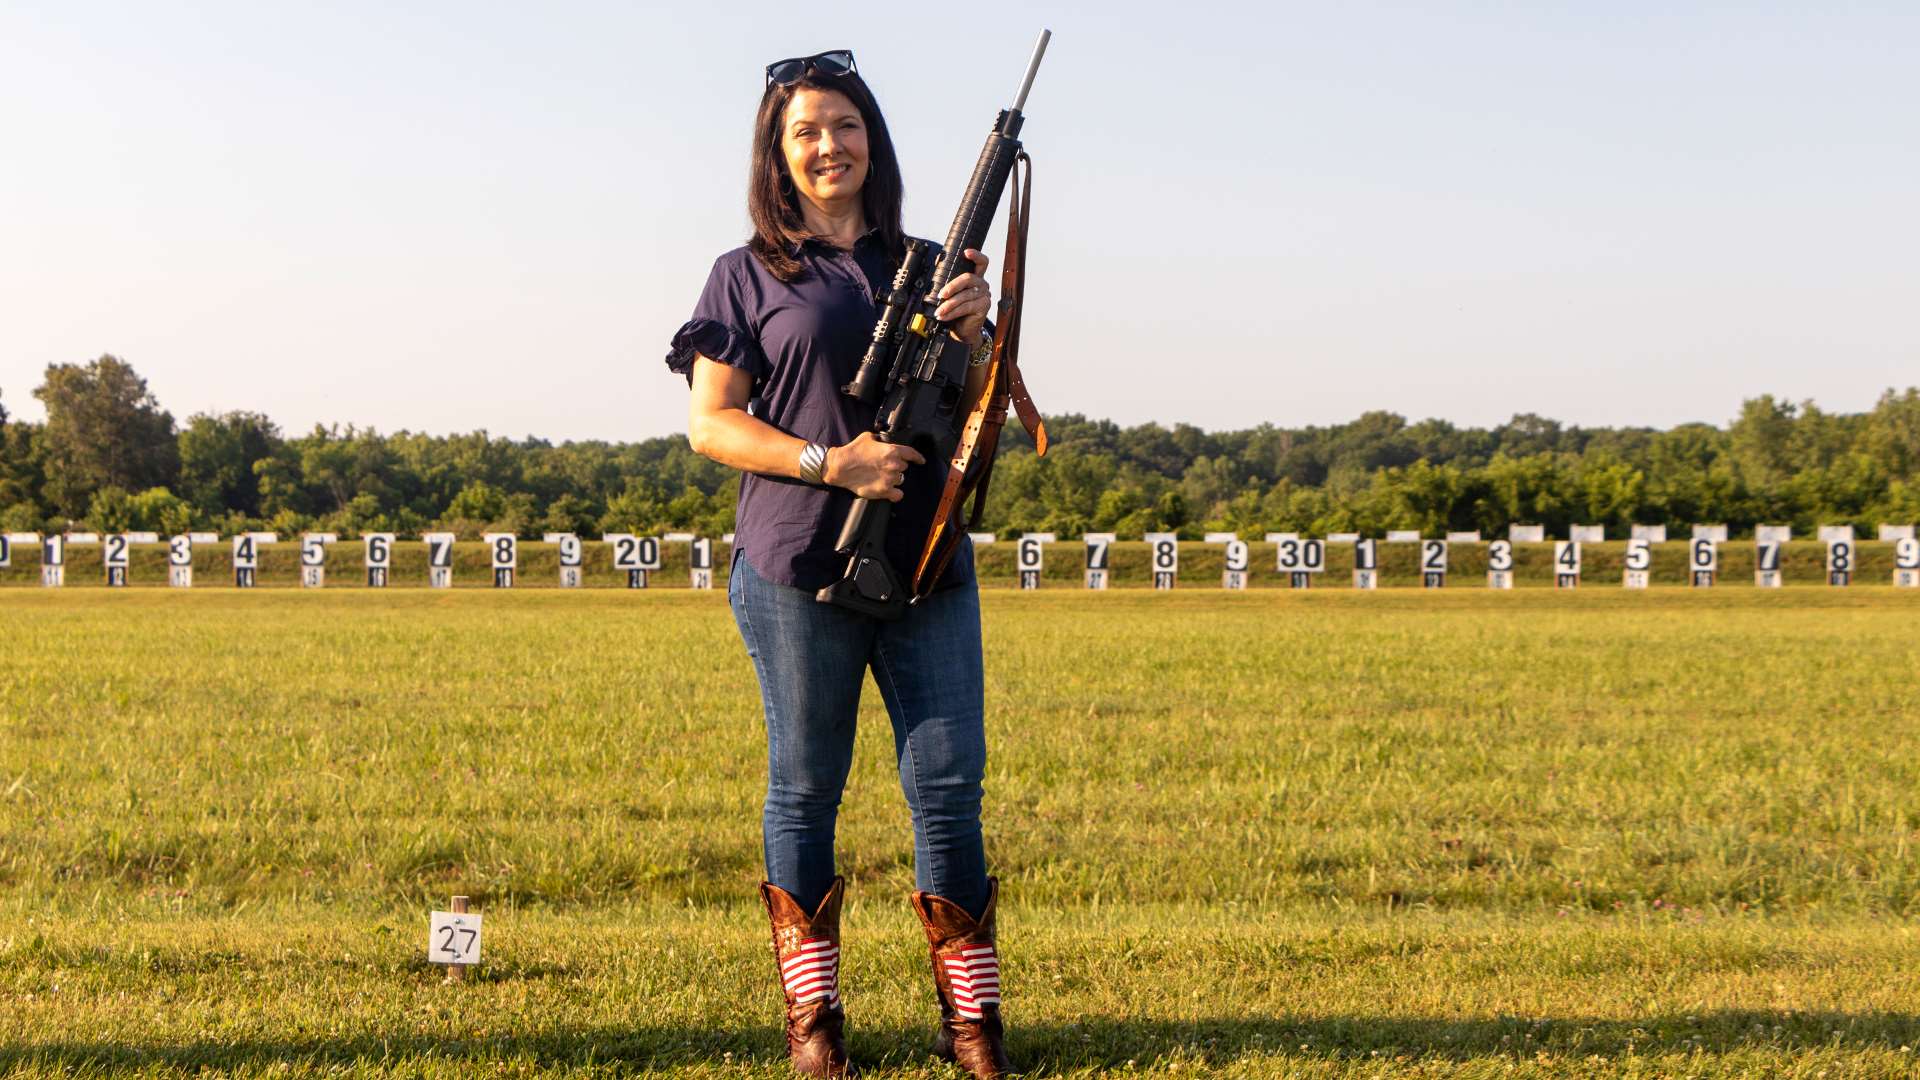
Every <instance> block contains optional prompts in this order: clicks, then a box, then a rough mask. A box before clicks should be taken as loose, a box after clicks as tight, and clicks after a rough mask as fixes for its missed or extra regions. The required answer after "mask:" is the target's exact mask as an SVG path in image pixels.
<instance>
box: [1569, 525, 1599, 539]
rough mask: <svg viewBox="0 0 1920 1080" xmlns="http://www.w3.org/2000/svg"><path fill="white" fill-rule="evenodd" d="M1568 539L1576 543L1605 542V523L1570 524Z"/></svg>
mask: <svg viewBox="0 0 1920 1080" xmlns="http://www.w3.org/2000/svg"><path fill="white" fill-rule="evenodd" d="M1567 539H1569V540H1571V541H1573V542H1574V543H1576V544H1604V543H1606V542H1607V527H1606V526H1605V525H1569V526H1567Z"/></svg>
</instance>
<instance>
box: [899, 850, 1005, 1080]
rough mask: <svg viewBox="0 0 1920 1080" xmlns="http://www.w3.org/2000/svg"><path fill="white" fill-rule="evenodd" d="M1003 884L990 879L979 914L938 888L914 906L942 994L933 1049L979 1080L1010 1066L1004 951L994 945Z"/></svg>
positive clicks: (922, 895)
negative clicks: (1003, 1018)
mask: <svg viewBox="0 0 1920 1080" xmlns="http://www.w3.org/2000/svg"><path fill="white" fill-rule="evenodd" d="M999 900H1000V883H999V882H998V881H997V880H995V879H992V878H989V879H987V909H986V911H985V912H983V913H982V914H981V916H980V918H979V919H977V920H976V919H974V918H973V917H972V916H970V915H968V914H967V913H966V910H965V909H963V908H962V907H961V906H960V905H959V904H956V903H954V902H953V901H951V900H947V899H945V898H943V897H939V896H935V895H933V894H932V893H925V892H916V893H914V894H913V900H912V902H913V910H914V913H915V914H917V915H919V916H920V926H921V928H922V929H923V930H925V931H926V932H927V952H928V955H929V956H930V957H931V958H932V960H933V988H934V991H935V992H936V993H938V994H939V996H940V1031H939V1033H938V1034H937V1035H935V1036H934V1040H933V1052H934V1054H935V1055H936V1056H938V1057H941V1058H944V1059H945V1060H947V1061H952V1062H957V1063H958V1064H959V1065H960V1067H961V1068H964V1069H966V1070H967V1071H968V1072H970V1073H972V1074H973V1075H974V1076H975V1077H976V1078H979V1080H985V1078H990V1077H998V1076H1001V1075H1004V1074H1005V1073H1007V1072H1008V1071H1010V1070H1011V1069H1012V1068H1013V1066H1011V1065H1009V1064H1007V1051H1006V1047H1005V1045H1004V1043H1005V1039H1006V1034H1005V1030H1004V1029H1003V1028H1002V1026H1001V1023H1000V955H999V953H997V952H996V951H995V950H994V944H993V922H994V918H993V912H994V908H995V907H996V906H998V904H999Z"/></svg>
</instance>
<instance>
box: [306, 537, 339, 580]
mask: <svg viewBox="0 0 1920 1080" xmlns="http://www.w3.org/2000/svg"><path fill="white" fill-rule="evenodd" d="M339 539H340V537H339V534H337V533H303V534H301V537H300V587H301V588H303V589H319V588H324V587H325V586H326V584H327V545H328V544H331V543H334V542H335V541H337V540H339Z"/></svg>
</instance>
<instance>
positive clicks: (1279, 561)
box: [1273, 533, 1371, 589]
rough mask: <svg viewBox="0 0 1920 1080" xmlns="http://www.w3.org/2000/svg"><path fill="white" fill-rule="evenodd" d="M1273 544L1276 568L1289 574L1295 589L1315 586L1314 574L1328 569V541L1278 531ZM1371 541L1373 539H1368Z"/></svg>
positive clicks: (1289, 585) (1292, 586)
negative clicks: (1302, 537) (1303, 537)
mask: <svg viewBox="0 0 1920 1080" xmlns="http://www.w3.org/2000/svg"><path fill="white" fill-rule="evenodd" d="M1275 536H1277V537H1278V539H1276V540H1275V541H1274V544H1273V562H1274V569H1276V570H1278V571H1280V572H1281V573H1282V574H1285V575H1286V576H1287V585H1288V587H1290V588H1295V589H1307V588H1312V586H1313V575H1315V574H1319V573H1324V572H1325V571H1326V569H1327V542H1326V541H1325V540H1315V539H1312V538H1311V537H1309V538H1307V539H1301V538H1300V537H1298V536H1295V535H1293V534H1292V533H1277V534H1275ZM1368 543H1371V541H1368Z"/></svg>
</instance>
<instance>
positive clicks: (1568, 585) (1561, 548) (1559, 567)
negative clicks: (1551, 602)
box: [1553, 540, 1580, 589]
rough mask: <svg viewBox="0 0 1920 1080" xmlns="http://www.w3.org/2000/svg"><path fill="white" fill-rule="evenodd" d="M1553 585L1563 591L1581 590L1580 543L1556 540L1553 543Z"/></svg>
mask: <svg viewBox="0 0 1920 1080" xmlns="http://www.w3.org/2000/svg"><path fill="white" fill-rule="evenodd" d="M1553 584H1554V586H1555V587H1556V588H1561V589H1575V588H1579V586H1580V541H1578V540H1555V541H1554V542H1553Z"/></svg>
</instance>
